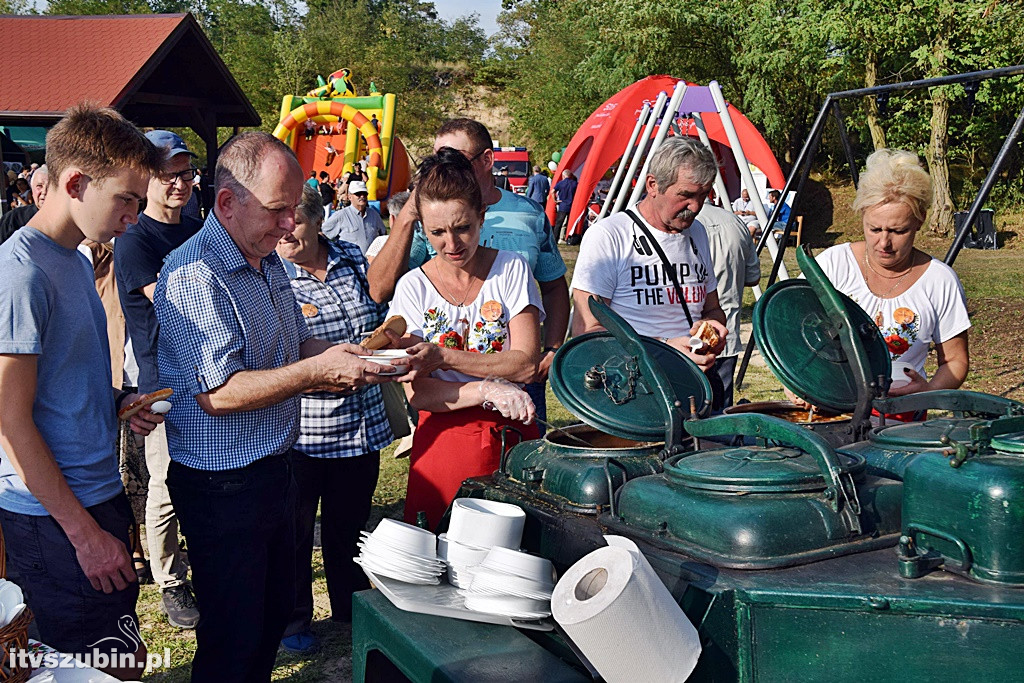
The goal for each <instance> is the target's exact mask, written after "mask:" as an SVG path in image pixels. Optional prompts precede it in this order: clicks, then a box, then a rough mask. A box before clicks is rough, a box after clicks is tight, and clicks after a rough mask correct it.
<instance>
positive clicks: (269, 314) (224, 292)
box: [154, 132, 416, 683]
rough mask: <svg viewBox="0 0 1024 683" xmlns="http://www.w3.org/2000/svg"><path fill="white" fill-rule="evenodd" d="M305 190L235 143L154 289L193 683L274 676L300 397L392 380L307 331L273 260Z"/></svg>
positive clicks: (282, 155)
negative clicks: (191, 597)
mask: <svg viewBox="0 0 1024 683" xmlns="http://www.w3.org/2000/svg"><path fill="white" fill-rule="evenodd" d="M303 181H304V179H303V173H302V169H301V168H300V167H299V164H298V162H297V161H296V159H295V155H294V154H293V153H292V151H291V150H290V149H289V148H288V147H287V146H285V145H284V143H282V142H280V141H279V140H277V139H276V138H274V137H272V136H270V135H267V134H266V133H259V132H250V133H244V134H242V135H239V136H238V137H236V138H234V139H233V140H231V141H230V142H229V143H228V144H227V145H225V146H224V149H223V150H222V152H221V156H220V159H219V160H218V162H217V170H216V173H215V177H214V185H215V192H216V199H215V204H214V209H213V211H212V212H211V213H210V215H209V216H208V217H207V220H206V223H205V225H204V226H203V228H202V230H200V231H199V233H197V234H196V235H195V236H194V237H192V238H191V239H189V240H188V241H187V242H185V244H183V245H182V246H181V247H180V248H178V249H176V250H175V251H174V252H172V253H171V254H170V256H168V258H167V261H166V262H165V263H164V267H163V269H162V270H161V272H160V278H159V280H158V281H157V287H156V292H155V296H154V304H155V307H156V315H157V320H158V321H159V323H160V337H159V340H158V362H159V370H160V377H161V379H163V380H165V381H166V382H167V384H168V385H169V386H170V387H171V388H173V389H174V400H173V403H174V407H173V408H172V409H171V412H170V413H169V414H168V417H167V441H168V447H169V451H170V456H171V464H170V466H169V467H168V470H167V488H168V490H169V491H170V494H171V501H172V502H173V504H174V508H175V510H176V511H177V513H178V519H179V522H180V525H181V529H182V531H183V532H184V534H185V538H186V540H187V542H188V549H189V561H190V563H191V565H192V576H193V585H194V588H195V593H196V597H197V599H198V601H199V604H200V605H202V618H201V619H200V621H199V626H198V628H197V629H196V639H197V644H198V647H197V650H196V654H195V658H194V659H193V665H192V680H194V681H209V680H217V681H245V682H246V683H248V682H251V681H269V680H270V676H271V672H272V670H273V666H274V660H275V657H276V653H277V648H278V643H279V642H280V640H281V636H282V634H283V632H284V628H285V625H286V624H287V622H288V617H289V615H290V612H291V609H292V603H293V587H294V583H295V581H294V577H295V561H294V553H295V532H294V505H295V482H294V478H293V475H292V464H291V459H292V446H293V445H294V444H295V441H296V439H297V438H298V432H299V398H298V395H299V394H301V393H303V392H306V391H310V390H328V391H352V390H355V389H358V388H360V387H362V386H365V385H367V384H377V383H380V382H383V381H387V376H385V375H381V374H380V369H381V367H382V366H380V365H376V364H374V363H369V362H367V361H364V360H361V359H360V358H358V357H357V354H358V353H360V352H363V353H365V350H363V349H361V347H358V346H354V345H351V344H337V345H335V344H332V343H331V342H329V341H327V340H323V339H319V338H315V337H313V336H312V335H311V334H310V332H309V330H308V329H307V328H306V324H305V322H304V320H303V317H302V313H301V311H300V308H299V305H298V304H297V302H296V300H295V296H294V295H293V294H292V289H291V285H290V284H289V280H288V276H287V275H286V274H285V272H284V269H283V268H282V266H281V260H280V259H279V258H278V256H277V254H275V253H274V247H275V246H276V244H277V242H278V240H279V239H281V237H283V236H284V235H286V234H288V233H290V232H292V230H294V229H295V207H296V205H298V203H299V199H300V197H301V196H302V186H303ZM413 365H414V370H413V371H412V372H410V373H408V375H406V377H408V378H411V377H413V376H415V374H416V371H415V365H416V364H415V362H414V363H413Z"/></svg>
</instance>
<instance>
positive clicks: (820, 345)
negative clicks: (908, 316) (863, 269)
mask: <svg viewBox="0 0 1024 683" xmlns="http://www.w3.org/2000/svg"><path fill="white" fill-rule="evenodd" d="M836 294H837V295H838V297H839V300H840V301H841V302H842V304H843V311H841V312H840V314H841V317H843V318H845V321H844V324H848V325H852V327H853V329H854V330H855V331H856V332H857V335H856V336H857V338H858V340H859V341H860V343H861V344H862V345H863V348H864V350H865V352H866V354H865V355H866V357H867V360H868V364H869V366H870V371H871V377H877V376H879V375H881V376H883V377H889V375H890V374H891V372H892V369H891V366H890V361H889V349H888V347H886V345H885V341H884V340H883V339H882V335H881V334H880V333H879V331H878V327H876V326H875V324H874V322H873V321H872V320H871V318H870V317H868V314H867V313H865V312H864V310H863V309H862V308H861V307H860V306H858V305H857V304H856V303H855V302H854V301H853V300H852V299H851V298H850V297H848V296H846V295H844V294H841V293H839V292H836ZM753 327H754V339H755V341H756V342H757V347H758V349H760V351H761V355H762V356H763V357H764V361H765V364H766V365H767V366H768V368H769V369H770V370H771V371H772V374H774V375H775V376H776V377H777V378H778V379H779V381H780V382H782V384H783V385H784V386H785V387H786V388H787V389H789V390H790V391H792V392H793V393H794V394H796V395H797V396H799V397H800V398H802V399H804V400H805V401H809V402H810V403H812V404H814V405H816V406H820V407H822V408H828V409H830V410H835V411H838V412H850V411H852V410H854V409H855V408H856V407H857V385H858V382H859V381H860V380H859V379H858V377H857V375H856V373H855V371H854V369H853V367H852V366H851V363H850V359H849V358H848V356H847V354H846V352H845V351H844V349H843V346H842V342H841V341H840V335H839V333H838V330H837V328H836V326H835V323H834V322H833V320H832V318H830V317H829V315H828V313H827V312H826V310H825V306H824V305H823V304H822V302H821V301H820V300H819V299H818V296H817V295H816V294H815V292H814V290H813V289H812V287H811V285H810V283H808V282H807V281H806V280H785V281H783V282H777V283H775V284H774V285H772V286H771V287H769V288H768V291H766V292H765V293H764V296H762V297H761V298H760V299H759V300H758V302H757V304H755V306H754V313H753Z"/></svg>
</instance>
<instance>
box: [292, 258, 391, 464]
mask: <svg viewBox="0 0 1024 683" xmlns="http://www.w3.org/2000/svg"><path fill="white" fill-rule="evenodd" d="M323 241H324V242H325V243H326V244H327V278H326V282H321V281H320V280H318V279H317V278H315V277H313V276H312V275H310V274H309V273H307V272H306V271H304V270H303V269H302V268H299V267H297V266H296V265H295V264H293V263H289V262H288V261H284V262H283V264H284V270H285V272H286V273H287V274H288V277H290V278H291V280H292V289H293V290H294V291H295V298H296V299H297V300H298V301H299V303H300V304H303V314H304V315H305V318H306V325H307V326H309V332H310V334H312V335H313V336H314V337H318V338H320V339H327V340H330V341H332V342H338V343H340V342H351V343H354V344H358V343H359V342H360V341H361V340H362V339H363V338H365V337H366V336H367V335H368V334H370V333H371V332H373V330H374V329H375V328H376V327H377V326H378V325H380V323H381V320H382V319H383V311H384V308H383V307H382V306H380V305H379V304H378V303H377V302H376V301H374V300H373V299H371V298H370V285H369V284H368V283H367V281H366V267H367V263H366V258H365V257H364V256H363V252H362V251H360V249H359V247H357V246H356V245H354V244H350V243H348V242H337V243H336V242H333V241H329V240H323ZM393 440H394V436H392V434H391V427H390V426H389V425H388V419H387V415H386V413H385V412H384V398H383V396H381V392H380V387H379V386H368V387H364V388H363V389H361V390H360V391H358V392H357V393H355V394H353V395H347V396H339V395H338V394H333V393H329V392H317V393H310V394H303V396H302V426H301V428H300V430H299V440H298V442H296V444H295V447H296V448H297V449H299V450H300V451H302V452H303V453H305V454H306V455H309V456H312V457H315V458H347V457H352V456H356V455H365V454H366V453H369V452H370V451H379V450H380V449H382V448H384V447H385V446H387V445H388V444H389V443H391V442H392V441H393Z"/></svg>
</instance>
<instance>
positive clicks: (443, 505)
mask: <svg viewBox="0 0 1024 683" xmlns="http://www.w3.org/2000/svg"><path fill="white" fill-rule="evenodd" d="M504 426H509V427H514V428H515V429H516V430H517V431H518V432H519V433H520V434H522V435H523V439H524V440H529V439H537V438H539V437H540V432H539V431H538V430H537V425H536V424H531V425H524V424H523V423H522V422H515V421H513V420H509V419H506V418H504V417H502V416H501V414H500V413H497V412H495V411H493V410H484V409H483V408H463V409H461V410H454V411H450V412H443V413H429V412H427V411H425V410H421V411H420V417H419V423H418V424H417V425H416V433H415V434H414V435H413V438H412V453H411V455H410V456H409V488H408V490H407V491H406V494H405V515H404V519H405V521H406V522H408V523H409V524H415V523H416V513H417V512H420V511H421V510H422V511H424V512H426V513H427V521H428V523H429V526H430V528H431V529H434V528H436V527H437V524H438V522H440V521H441V515H443V514H444V511H445V510H447V509H448V506H449V505H450V504H451V502H452V500H453V499H454V498H455V494H456V493H458V491H459V487H460V486H462V482H463V481H465V480H466V479H468V478H470V477H482V476H487V475H490V474H493V473H494V472H495V471H496V470H497V469H498V467H499V465H500V462H501V428H502V427H504ZM517 440H518V436H517V435H516V434H515V432H509V434H508V436H507V437H506V446H507V447H509V448H510V447H512V446H514V445H515V444H516V443H517Z"/></svg>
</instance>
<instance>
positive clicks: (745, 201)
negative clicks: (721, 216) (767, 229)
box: [732, 190, 761, 239]
mask: <svg viewBox="0 0 1024 683" xmlns="http://www.w3.org/2000/svg"><path fill="white" fill-rule="evenodd" d="M732 212H733V213H734V214H736V215H737V216H739V217H740V220H741V221H743V224H744V225H746V226H747V230H748V231H749V232H750V238H751V239H754V238H756V237H757V232H758V230H759V229H760V228H761V224H760V223H759V222H758V221H757V211H756V210H755V209H754V200H752V199H751V198H750V193H749V192H747V191H746V190H742V191H741V192H740V198H739V199H737V200H736V201H734V202H733V203H732Z"/></svg>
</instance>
